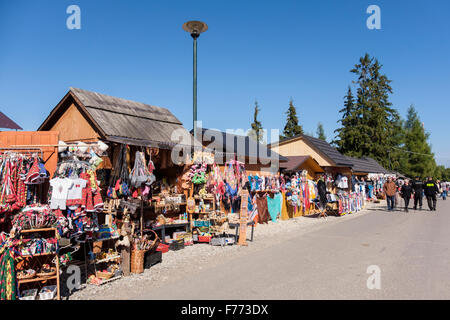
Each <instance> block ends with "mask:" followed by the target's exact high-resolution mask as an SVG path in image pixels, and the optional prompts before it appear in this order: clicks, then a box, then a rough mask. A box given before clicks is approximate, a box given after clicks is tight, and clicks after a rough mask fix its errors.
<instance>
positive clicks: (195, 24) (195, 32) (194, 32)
mask: <svg viewBox="0 0 450 320" xmlns="http://www.w3.org/2000/svg"><path fill="white" fill-rule="evenodd" d="M183 30H184V31H187V32H189V33H190V34H191V36H192V38H194V39H197V38H198V37H199V36H200V33H203V32H205V31H206V30H208V25H207V24H206V23H204V22H201V21H188V22H186V23H184V24H183Z"/></svg>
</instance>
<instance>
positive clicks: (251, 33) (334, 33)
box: [0, 0, 450, 166]
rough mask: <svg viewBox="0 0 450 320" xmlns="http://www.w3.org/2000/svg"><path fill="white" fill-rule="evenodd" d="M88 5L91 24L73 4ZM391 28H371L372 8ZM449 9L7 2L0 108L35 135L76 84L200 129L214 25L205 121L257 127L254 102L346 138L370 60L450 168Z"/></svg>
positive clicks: (211, 1)
mask: <svg viewBox="0 0 450 320" xmlns="http://www.w3.org/2000/svg"><path fill="white" fill-rule="evenodd" d="M72 4H76V5H78V6H79V7H80V8H81V30H68V29H67V27H66V19H67V18H68V16H69V15H68V14H67V13H66V9H67V7H68V6H69V5H72ZM372 4H375V5H378V6H379V7H380V8H381V27H382V29H381V30H369V29H368V28H367V27H366V19H367V18H368V17H369V14H367V13H366V9H367V7H368V6H369V5H372ZM449 12H450V1H448V0H440V1H438V0H436V1H427V2H425V1H375V0H373V1H362V0H346V1H331V0H330V1H299V0H297V1H288V0H280V1H253V0H246V1H237V0H228V1H221V0H208V1H182V0H180V1H170V0H168V1H154V0H148V1H123V0H122V1H111V0H109V1H104V0H95V1H93V0H89V1H86V0H71V1H64V0H40V1H21V0H14V1H13V0H0V41H1V42H0V43H1V48H0V110H1V111H2V112H4V113H5V114H6V115H8V116H9V117H11V118H12V119H13V120H15V121H16V122H17V123H18V124H20V125H21V126H22V127H23V128H24V129H25V130H36V129H37V127H38V126H39V125H40V124H41V123H42V122H43V121H44V119H45V118H46V117H47V115H48V114H49V112H50V111H51V110H52V108H53V107H54V106H55V105H56V104H57V103H58V102H59V100H60V99H61V98H62V97H63V96H64V95H65V93H66V92H67V91H68V89H69V87H70V86H73V87H79V88H82V89H86V90H92V91H97V92H100V93H104V94H109V95H113V96H118V97H122V98H127V99H131V100H136V101H140V102H145V103H148V104H152V105H157V106H163V107H166V108H168V109H169V110H171V111H172V112H173V113H174V114H175V116H176V117H178V118H179V119H180V120H181V121H182V122H183V123H184V125H185V127H186V128H187V129H191V126H192V39H191V37H190V36H189V35H188V34H187V33H186V32H184V31H183V30H182V29H181V25H182V24H183V23H184V22H185V21H188V20H202V21H204V22H206V23H207V24H208V26H209V30H208V31H207V32H206V33H204V34H202V35H201V36H200V38H199V43H198V59H199V64H198V108H199V109H198V116H199V119H200V120H202V121H203V125H204V127H209V128H217V129H222V130H225V129H227V128H244V129H247V128H249V126H250V122H251V120H252V116H253V106H254V101H255V99H257V100H258V103H259V105H260V107H261V109H262V110H261V114H260V120H261V121H262V123H263V126H264V127H265V128H267V129H271V128H280V129H282V128H283V127H284V122H285V114H284V113H285V111H286V110H287V107H288V103H289V99H290V98H291V97H292V98H293V99H294V104H295V106H296V107H297V112H298V114H299V119H300V123H301V124H302V125H303V127H304V130H305V131H306V132H314V133H315V131H316V128H317V123H318V122H319V121H320V122H322V123H323V125H324V127H325V133H326V135H327V137H328V138H329V140H330V138H332V137H334V133H333V131H334V130H335V129H336V128H337V126H338V124H337V123H336V122H337V120H338V119H339V114H338V110H339V109H340V108H341V106H342V103H343V96H344V95H345V94H346V90H347V86H348V85H349V84H351V81H352V80H354V77H353V75H352V74H351V73H350V72H349V70H350V69H351V68H352V67H353V65H354V64H355V63H357V61H358V59H359V57H360V56H362V55H364V53H366V52H368V53H369V54H370V55H372V56H374V57H376V58H378V59H379V60H380V62H381V63H382V64H383V66H384V67H383V71H384V72H385V73H386V74H387V76H388V77H389V78H390V79H392V80H393V82H392V87H393V90H394V94H393V95H392V96H391V101H392V103H393V105H394V107H395V108H397V109H398V110H399V112H400V114H401V115H402V116H403V117H404V116H405V115H406V110H407V108H408V107H409V105H410V104H414V105H415V106H416V108H417V110H418V112H419V116H420V117H421V119H422V121H423V122H424V125H425V128H426V129H427V130H428V131H429V132H430V134H431V137H430V141H431V143H432V147H433V151H434V152H435V153H436V158H437V161H438V163H440V164H445V165H447V166H450V149H449V148H448V145H449V142H448V141H449V135H448V132H449V119H450V108H449V106H450V105H449V104H450V102H449V101H450V40H449V34H450V24H449V23H448V15H449Z"/></svg>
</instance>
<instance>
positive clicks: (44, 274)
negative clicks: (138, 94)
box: [36, 267, 56, 278]
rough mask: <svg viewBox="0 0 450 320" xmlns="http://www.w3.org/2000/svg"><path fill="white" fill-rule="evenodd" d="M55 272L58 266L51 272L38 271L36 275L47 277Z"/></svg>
mask: <svg viewBox="0 0 450 320" xmlns="http://www.w3.org/2000/svg"><path fill="white" fill-rule="evenodd" d="M55 274H56V268H55V267H53V268H52V271H51V272H38V273H37V274H36V275H37V276H38V277H42V278H45V277H51V276H54V275H55Z"/></svg>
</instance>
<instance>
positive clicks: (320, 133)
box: [316, 122, 327, 141]
mask: <svg viewBox="0 0 450 320" xmlns="http://www.w3.org/2000/svg"><path fill="white" fill-rule="evenodd" d="M316 134H317V138H319V139H322V140H324V141H327V137H326V136H325V130H323V125H322V123H320V122H319V123H318V124H317V131H316Z"/></svg>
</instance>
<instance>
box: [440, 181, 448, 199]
mask: <svg viewBox="0 0 450 320" xmlns="http://www.w3.org/2000/svg"><path fill="white" fill-rule="evenodd" d="M441 189H442V193H441V197H442V200H447V192H448V189H447V182H445V181H442V182H441Z"/></svg>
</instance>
